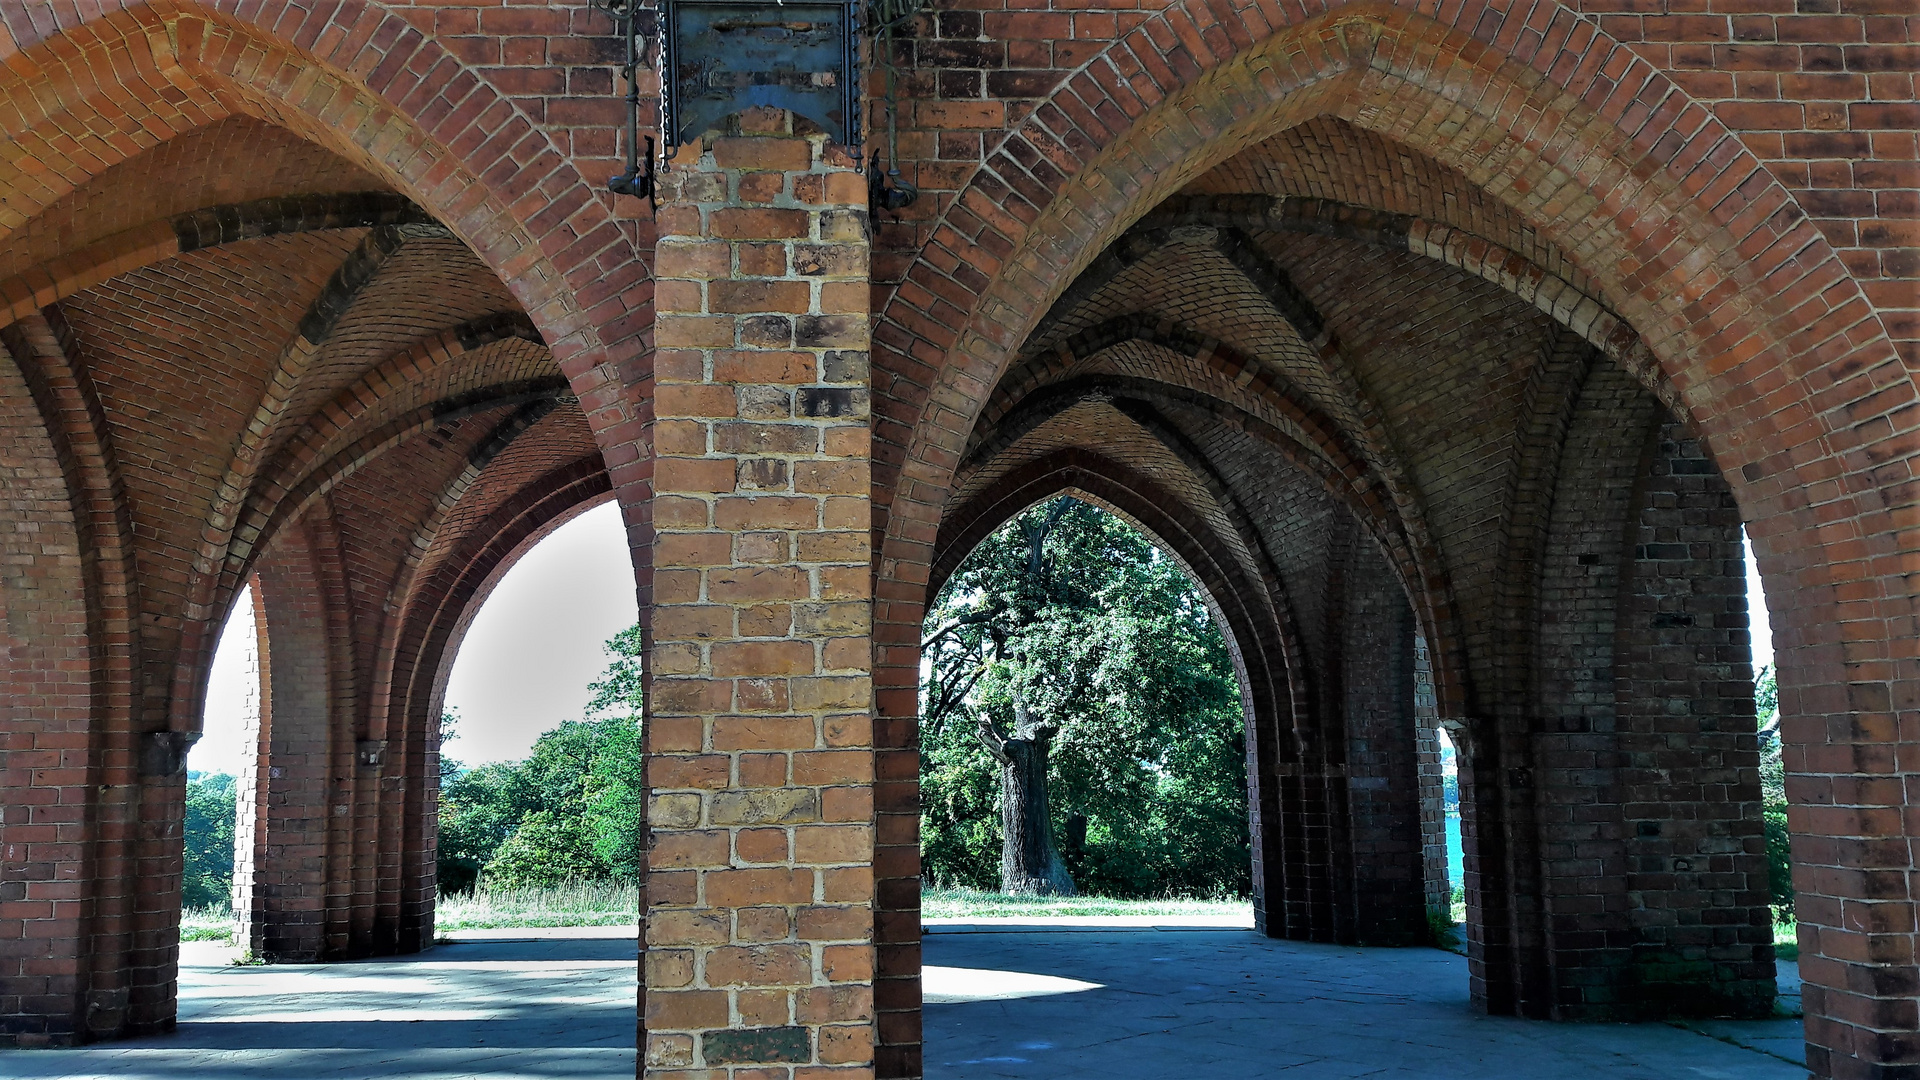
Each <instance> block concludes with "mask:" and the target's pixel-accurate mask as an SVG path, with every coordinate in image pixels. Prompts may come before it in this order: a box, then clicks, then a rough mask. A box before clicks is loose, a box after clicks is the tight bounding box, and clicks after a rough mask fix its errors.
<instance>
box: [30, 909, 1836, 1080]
mask: <svg viewBox="0 0 1920 1080" xmlns="http://www.w3.org/2000/svg"><path fill="white" fill-rule="evenodd" d="M940 929H941V931H942V932H935V933H930V934H929V935H928V937H927V941H926V960H927V964H928V970H927V1011H926V1017H927V1077H928V1080H975V1078H979V1080H995V1078H1001V1077H1049V1078H1061V1080H1066V1078H1080V1077H1088V1078H1092V1077H1098V1078H1100V1080H1133V1078H1136V1077H1137V1078H1141V1080H1146V1078H1154V1080H1161V1078H1166V1077H1192V1078H1196V1080H1197V1078H1204V1077H1287V1078H1296V1077H1297V1078H1303V1080H1304V1078H1311V1080H1334V1078H1345V1077H1360V1076H1382V1077H1394V1078H1425V1077H1432V1078H1461V1080H1467V1078H1481V1077H1488V1076H1500V1077H1503V1078H1510V1080H1567V1078H1568V1077H1575V1076H1578V1077H1582V1078H1619V1080H1630V1078H1631V1080H1640V1078H1647V1080H1654V1078H1658V1080H1676V1078H1694V1077H1698V1078H1704V1080H1716V1078H1725V1080H1774V1078H1779V1080H1799V1078H1801V1077H1803V1076H1805V1071H1804V1070H1802V1069H1800V1068H1798V1067H1796V1066H1794V1065H1793V1064H1791V1063H1790V1062H1789V1061H1788V1060H1786V1057H1787V1056H1790V1055H1793V1054H1796V1053H1797V1052H1798V1051H1799V1049H1800V1027H1799V1022H1798V1021H1794V1020H1779V1021H1769V1022H1762V1023H1747V1024H1719V1025H1708V1027H1709V1028H1710V1030H1709V1031H1707V1032H1705V1033H1699V1032H1694V1031H1688V1030H1682V1029H1679V1028H1675V1027H1669V1026H1665V1025H1659V1024H1649V1025H1636V1026H1625V1025H1576V1024H1552V1025H1549V1024H1540V1023H1529V1022H1526V1021H1519V1020H1504V1019H1488V1018H1486V1017H1479V1016H1475V1015H1473V1014H1472V1013H1471V1012H1470V1011H1469V1010H1468V1008H1467V997H1466V970H1465V961H1464V960H1463V959H1461V958H1460V957H1457V956H1454V955H1452V954H1450V953H1443V952H1436V951H1432V950H1427V949H1398V950H1394V949H1382V950H1359V949H1348V948H1339V947H1332V946H1316V945H1300V944H1295V943H1291V942H1275V941H1269V940H1266V939H1264V938H1260V937H1257V936H1255V935H1253V934H1252V933H1250V932H1248V931H1244V930H1195V929H1185V928H1183V929H1178V930H1155V929H1152V928H1139V929H1122V930H1113V929H1074V930H1048V931H1044V932H1034V931H1030V930H1024V929H1014V930H1012V932H1009V930H1008V928H1005V927H995V928H985V929H989V930H990V932H952V931H953V930H955V929H957V928H940ZM617 932H618V931H617V930H615V929H614V928H606V929H604V930H599V931H585V932H582V931H573V932H571V933H576V934H577V933H594V934H599V935H607V934H613V933H617ZM503 933H505V932H503ZM535 933H538V932H535ZM187 955H188V960H187V963H186V964H184V965H183V966H182V971H181V1008H180V1015H181V1024H180V1030H179V1032H178V1033H177V1034H175V1035H173V1036H171V1037H168V1038H164V1039H145V1040H139V1041H133V1042H123V1043H113V1044H106V1045H99V1046H93V1047H88V1048H86V1049H82V1050H42V1051H0V1077H7V1078H18V1080H54V1078H60V1080H87V1078H93V1077H117V1078H126V1077H139V1078H152V1080H172V1078H176V1077H177V1078H181V1080H188V1078H193V1080H255V1078H258V1080H266V1078H269V1077H271V1078H273V1080H308V1078H323V1077H325V1078H341V1080H348V1078H354V1080H389V1078H392V1080H398V1078H401V1077H407V1078H431V1080H452V1078H456V1077H458V1078H462V1080H465V1078H480V1080H506V1078H510V1077H511V1078H538V1080H546V1078H581V1080H586V1078H592V1080H630V1078H631V1077H632V1076H633V970H634V947H633V943H632V942H631V941H628V940H619V939H615V938H610V937H606V936H598V937H564V938H562V937H555V938H550V939H548V940H539V941H462V942H459V943H456V944H451V945H445V946H442V947H440V948H437V949H434V950H432V951H431V952H428V953H426V954H424V955H421V956H418V957H411V958H405V959H399V960H385V961H371V962H363V963H350V964H321V965H313V966H304V967H253V968H236V967H228V966H222V965H221V960H222V959H223V957H222V955H221V954H220V953H219V952H218V951H217V950H215V949H213V948H210V947H208V946H196V945H189V946H188V947H187ZM1787 970H1788V971H1789V972H1791V970H1792V968H1791V966H1788V967H1787ZM1742 1043H1743V1044H1745V1045H1737V1044H1742Z"/></svg>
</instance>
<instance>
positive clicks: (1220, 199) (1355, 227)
mask: <svg viewBox="0 0 1920 1080" xmlns="http://www.w3.org/2000/svg"><path fill="white" fill-rule="evenodd" d="M1141 224H1142V226H1148V225H1150V226H1152V227H1154V228H1157V229H1170V228H1173V227H1176V226H1178V225H1207V226H1212V227H1216V228H1223V229H1234V230H1244V229H1269V230H1273V231H1276V232H1298V233H1310V234H1313V235H1316V236H1333V237H1339V238H1341V239H1346V240H1358V241H1361V242H1363V243H1368V244H1372V245H1374V246H1377V247H1382V248H1386V249H1388V250H1391V251H1405V252H1408V253H1410V254H1413V255H1419V256H1422V257H1425V258H1428V259H1432V260H1433V261H1435V262H1438V263H1440V264H1442V265H1445V266H1451V267H1453V268H1454V269H1456V270H1461V271H1464V272H1466V273H1469V274H1472V275H1473V276H1475V277H1477V278H1479V279H1480V280H1482V281H1485V282H1487V283H1488V284H1491V285H1494V286H1497V287H1499V288H1500V289H1503V290H1505V291H1506V292H1508V293H1510V294H1512V295H1513V296H1515V297H1518V298H1519V299H1521V300H1523V301H1525V302H1527V303H1529V304H1531V305H1533V307H1534V309H1535V310H1537V311H1539V312H1540V313H1541V314H1543V315H1546V316H1548V317H1549V318H1551V319H1553V320H1554V321H1555V322H1557V323H1559V324H1560V325H1561V326H1562V327H1564V328H1566V329H1567V330H1569V331H1571V332H1572V333H1574V334H1576V335H1578V336H1579V337H1581V338H1582V339H1584V340H1585V341H1586V342H1587V343H1588V344H1590V345H1592V346H1593V347H1594V348H1596V349H1598V350H1599V351H1600V352H1601V354H1602V355H1604V356H1606V357H1608V358H1609V359H1611V360H1613V361H1615V362H1616V363H1618V364H1620V365H1621V366H1623V367H1625V368H1626V369H1627V371H1628V372H1629V373H1630V374H1632V375H1633V376H1634V378H1636V379H1638V380H1639V381H1640V383H1641V385H1643V386H1645V387H1646V388H1647V389H1648V390H1649V391H1650V392H1652V393H1653V395H1654V396H1655V397H1657V398H1659V399H1660V401H1661V403H1662V404H1664V405H1666V406H1667V408H1668V410H1669V411H1671V412H1672V413H1673V414H1674V415H1675V416H1678V417H1681V418H1682V419H1683V420H1689V422H1691V421H1690V419H1689V417H1690V414H1689V413H1688V411H1687V409H1686V406H1685V404H1684V403H1683V402H1682V401H1681V400H1680V394H1679V391H1678V390H1677V389H1676V388H1675V387H1674V385H1673V384H1672V382H1670V381H1669V380H1668V379H1667V377H1666V372H1665V371H1663V370H1662V369H1661V367H1660V361H1659V359H1658V358H1657V357H1655V356H1654V355H1653V351H1652V350H1651V349H1649V348H1648V347H1647V344H1646V342H1645V341H1642V340H1641V338H1640V335H1639V334H1637V333H1635V332H1634V329H1633V327H1632V326H1631V325H1629V324H1628V323H1627V321H1626V320H1625V319H1623V318H1621V317H1620V315H1619V314H1618V313H1616V312H1614V311H1613V310H1612V309H1611V308H1609V307H1608V306H1607V305H1606V302H1605V301H1604V300H1603V299H1602V298H1601V297H1599V296H1596V295H1593V294H1592V293H1589V292H1587V291H1586V290H1584V289H1582V288H1581V287H1580V286H1578V285H1576V284H1574V283H1573V282H1571V281H1569V280H1567V279H1566V278H1565V277H1563V276H1561V275H1559V274H1556V273H1554V272H1553V271H1552V270H1550V269H1548V268H1547V267H1545V266H1542V265H1541V264H1540V263H1539V262H1537V261H1535V260H1534V259H1532V258H1530V257H1528V256H1527V255H1525V254H1523V253H1521V252H1518V251H1515V250H1513V249H1511V248H1508V247H1505V246H1503V245H1501V244H1498V243H1495V242H1494V241H1492V240H1489V239H1487V238H1486V237H1483V236H1479V235H1477V234H1475V233H1472V232H1469V231H1467V230H1465V229H1462V228H1459V227H1458V226H1453V225H1446V224H1442V223H1440V222H1436V221H1429V220H1427V219H1425V218H1421V217H1415V216H1413V215H1410V214H1400V213H1394V212H1391V211H1387V210H1382V209H1379V208H1377V207H1370V206H1358V205H1354V204H1352V203H1342V202H1336V201H1334V200H1331V199H1302V198H1293V197H1290V196H1279V195H1195V196H1178V197H1175V198H1173V199H1169V200H1168V201H1167V202H1165V203H1162V204H1161V205H1160V206H1158V207H1155V208H1154V209H1153V211H1152V212H1150V213H1148V214H1147V216H1146V217H1145V218H1143V219H1142V221H1141Z"/></svg>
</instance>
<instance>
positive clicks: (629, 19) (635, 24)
mask: <svg viewBox="0 0 1920 1080" xmlns="http://www.w3.org/2000/svg"><path fill="white" fill-rule="evenodd" d="M587 3H588V4H589V5H590V6H591V7H592V8H593V9H594V10H595V11H602V12H605V13H606V14H607V15H608V16H609V17H611V18H612V19H613V21H614V23H615V24H616V25H618V26H619V27H620V30H621V33H622V35H623V36H624V37H625V38H626V39H627V62H626V64H625V65H624V66H622V67H621V69H620V74H621V75H622V76H623V77H625V78H626V80H627V171H626V172H623V173H621V174H620V175H618V176H611V177H608V178H607V190H609V191H611V192H613V193H614V194H616V195H631V196H633V197H634V198H637V199H646V200H647V201H648V202H649V203H652V202H653V199H654V195H655V190H654V172H653V136H651V135H649V136H647V159H646V165H645V167H644V171H643V168H642V166H641V164H640V22H641V15H642V14H644V11H643V9H642V8H641V6H640V0H587Z"/></svg>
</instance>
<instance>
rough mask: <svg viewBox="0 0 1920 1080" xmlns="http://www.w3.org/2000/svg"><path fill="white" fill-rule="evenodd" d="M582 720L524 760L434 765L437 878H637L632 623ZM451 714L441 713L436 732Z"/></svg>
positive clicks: (636, 692)
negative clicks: (437, 813)
mask: <svg viewBox="0 0 1920 1080" xmlns="http://www.w3.org/2000/svg"><path fill="white" fill-rule="evenodd" d="M606 651H607V652H608V654H609V655H610V657H611V658H612V659H611V661H610V662H609V664H608V666H607V669H606V671H605V672H603V673H602V675H601V677H600V678H599V679H598V680H596V681H594V682H592V683H590V684H588V688H589V689H591V690H593V691H594V698H593V700H592V701H591V702H590V703H589V706H588V719H585V720H569V721H567V722H565V723H563V724H561V725H560V726H559V727H557V728H555V729H553V730H552V731H549V732H546V733H545V734H543V735H541V736H540V737H539V738H538V739H537V740H535V742H534V744H533V752H532V753H531V754H530V755H528V757H527V759H526V760H525V761H518V762H504V763H496V764H491V765H482V766H480V767H478V768H474V769H464V768H462V767H461V766H460V764H459V763H458V762H456V761H451V760H449V759H445V758H443V759H442V760H441V764H440V849H439V857H440V862H439V882H440V890H441V892H442V893H460V892H470V891H472V890H473V889H474V888H475V887H476V886H477V885H478V884H479V882H480V880H481V878H482V877H483V876H484V878H485V879H486V881H487V882H488V883H489V884H492V885H496V886H499V887H501V888H506V889H515V888H538V887H547V886H554V885H559V884H561V883H564V882H568V881H577V880H586V879H602V878H612V879H615V880H618V881H637V880H638V878H639V871H640V865H639V860H640V849H641V843H642V836H641V821H642V810H643V803H642V790H643V789H642V782H641V756H640V685H641V684H640V667H639V663H640V630H639V628H638V627H637V626H635V627H631V628H629V629H627V630H623V631H621V632H620V633H619V634H617V635H615V636H614V638H613V639H612V640H610V641H608V642H607V644H606ZM456 721H457V718H456V717H454V716H453V715H452V714H448V715H447V716H444V717H442V719H441V731H442V738H443V739H444V738H445V737H446V733H447V732H448V731H450V730H451V727H452V725H453V724H454V723H455V722H456Z"/></svg>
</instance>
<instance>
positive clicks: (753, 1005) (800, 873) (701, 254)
mask: <svg viewBox="0 0 1920 1080" xmlns="http://www.w3.org/2000/svg"><path fill="white" fill-rule="evenodd" d="M746 124H747V126H748V127H749V129H750V132H749V134H747V135H745V136H735V137H721V138H713V139H710V140H708V141H707V143H706V146H705V147H704V148H703V147H702V146H698V145H696V146H692V147H687V148H683V149H682V150H681V151H680V153H679V154H678V156H677V158H676V159H675V161H674V164H673V167H672V170H671V171H670V172H668V173H667V174H666V175H665V177H664V178H663V179H664V181H665V190H664V192H663V196H664V197H663V199H662V202H661V205H660V209H659V217H658V221H659V246H658V254H657V262H656V273H657V275H658V279H659V280H658V284H657V289H658V292H657V294H656V296H657V301H656V302H657V304H658V322H657V323H656V330H655V343H656V346H657V348H658V352H657V354H656V357H655V372H656V379H657V389H656V398H655V424H654V431H653V445H654V450H655V454H656V463H655V501H654V508H653V518H654V524H655V528H656V530H657V532H656V535H655V539H654V544H653V552H652V555H653V579H652V580H653V595H652V604H653V607H652V640H651V642H650V650H649V657H648V663H647V668H648V672H649V675H650V686H649V692H648V695H647V704H648V710H649V711H648V720H647V739H648V747H647V750H648V764H647V780H648V784H649V786H650V799H649V822H650V826H651V828H652V841H651V849H650V857H649V871H648V876H647V903H648V909H647V930H646V941H647V955H646V964H645V967H646V976H645V989H644V998H645V1013H644V1016H645V1020H644V1023H645V1027H646V1032H647V1037H646V1046H645V1075H646V1076H648V1077H650V1078H654V1080H668V1078H672V1080H695V1078H699V1080H717V1078H721V1077H737V1078H740V1080H746V1078H747V1077H753V1078H754V1080H776V1078H778V1080H788V1078H791V1080H828V1078H836V1080H837V1078H843V1077H844V1078H852V1077H867V1076H871V1075H872V1074H873V1068H872V1062H873V1027H872V1024H873V1021H872V1014H873V991H872V982H873V946H872V929H873V911H872V899H873V868H872V859H873V854H872V853H873V800H872V792H871V787H870V786H869V785H870V783H871V780H872V772H873V751H872V719H871V715H870V712H869V710H870V702H871V699H872V692H873V691H872V671H871V654H872V643H871V630H870V627H871V621H872V603H871V588H870V574H871V568H870V556H869V546H870V541H869V537H868V529H869V527H870V524H871V519H870V509H869V502H870V497H869V484H870V480H869V468H868V433H867V412H868V377H867V352H866V349H867V340H868V329H867V305H868V288H869V286H868V276H867V258H868V254H867V252H868V239H867V222H866V214H865V201H866V192H865V186H864V184H863V182H862V178H861V176H860V174H859V172H858V171H857V169H856V167H855V166H854V163H853V161H852V160H851V159H850V158H847V157H846V156H845V155H843V154H841V153H840V152H839V151H837V150H834V149H829V148H826V147H824V144H823V142H822V140H821V138H820V137H818V136H814V137H811V138H804V137H795V136H793V135H792V134H791V133H790V132H791V127H790V120H789V119H788V118H787V117H786V116H785V115H784V114H755V115H753V116H750V117H748V119H747V121H746Z"/></svg>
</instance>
